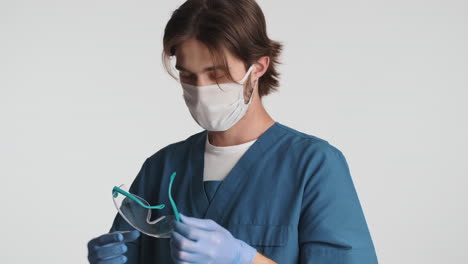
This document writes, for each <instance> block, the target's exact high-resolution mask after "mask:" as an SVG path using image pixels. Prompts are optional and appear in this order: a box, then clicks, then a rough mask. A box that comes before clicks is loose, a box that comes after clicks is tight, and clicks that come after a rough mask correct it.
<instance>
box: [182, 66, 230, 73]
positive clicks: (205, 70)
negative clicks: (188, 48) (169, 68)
mask: <svg viewBox="0 0 468 264" xmlns="http://www.w3.org/2000/svg"><path fill="white" fill-rule="evenodd" d="M175 68H176V69H177V70H179V71H186V72H190V71H189V70H187V69H185V68H184V67H183V66H182V65H178V64H176V66H175ZM223 68H224V66H223V65H216V66H210V67H206V68H205V69H203V70H202V72H207V71H212V70H216V69H223ZM190 73H192V72H190Z"/></svg>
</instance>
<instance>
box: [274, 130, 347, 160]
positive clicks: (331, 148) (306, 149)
mask: <svg viewBox="0 0 468 264" xmlns="http://www.w3.org/2000/svg"><path fill="white" fill-rule="evenodd" d="M278 127H279V128H280V129H282V130H283V131H284V132H285V133H284V138H285V139H284V143H285V144H286V145H288V149H289V150H290V151H291V154H293V155H301V156H305V157H307V158H311V157H312V156H329V155H338V156H339V155H343V153H342V152H341V150H340V149H339V148H338V147H337V146H336V145H334V143H332V142H330V141H329V140H327V139H325V138H323V137H319V136H318V135H315V134H311V133H306V132H303V131H299V130H297V129H293V128H291V127H289V126H286V125H284V124H280V123H278Z"/></svg>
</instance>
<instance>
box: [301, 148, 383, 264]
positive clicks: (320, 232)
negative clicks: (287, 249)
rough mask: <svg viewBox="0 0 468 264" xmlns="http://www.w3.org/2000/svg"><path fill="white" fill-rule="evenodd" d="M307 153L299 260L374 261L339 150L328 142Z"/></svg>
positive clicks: (306, 263)
mask: <svg viewBox="0 0 468 264" xmlns="http://www.w3.org/2000/svg"><path fill="white" fill-rule="evenodd" d="M310 153H311V154H310V158H309V159H308V162H307V165H306V169H305V175H306V177H305V184H304V193H303V201H302V206H301V216H300V221H299V244H300V245H299V246H300V263H301V264H312V263H313V264H333V263H340V264H357V263H359V264H362V263H366V264H375V263H378V262H377V256H376V253H375V249H374V245H373V242H372V239H371V235H370V232H369V230H368V227H367V223H366V220H365V218H364V213H363V210H362V208H361V205H360V202H359V198H358V195H357V193H356V190H355V187H354V184H353V181H352V178H351V175H350V171H349V167H348V164H347V161H346V159H345V157H344V155H343V153H342V152H341V151H340V150H338V149H337V148H336V147H334V146H332V145H331V144H329V143H328V142H327V143H319V144H316V146H315V147H314V150H313V151H312V152H310Z"/></svg>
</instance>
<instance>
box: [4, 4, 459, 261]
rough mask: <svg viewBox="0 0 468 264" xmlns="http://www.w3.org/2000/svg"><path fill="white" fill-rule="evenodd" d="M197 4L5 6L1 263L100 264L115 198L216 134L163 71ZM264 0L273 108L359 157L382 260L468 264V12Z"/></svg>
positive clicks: (278, 116)
mask: <svg viewBox="0 0 468 264" xmlns="http://www.w3.org/2000/svg"><path fill="white" fill-rule="evenodd" d="M182 2H183V1H180V0H179V1H157V0H156V1H155V0H153V1H122V0H118V1H116V0H113V1H110V0H99V1H96V0H94V1H90V0H80V1H78V0H76V1H38V0H37V1H36V0H14V1H5V0H1V1H0V121H1V123H0V128H1V129H0V176H1V184H2V191H1V192H0V196H1V208H2V210H1V218H0V221H1V222H0V225H1V230H0V241H1V249H0V262H1V263H8V264H13V263H77V264H78V263H86V262H87V260H86V255H87V248H86V244H87V242H88V240H90V239H91V238H93V237H96V236H98V235H100V234H102V233H105V232H107V231H108V230H109V228H110V226H111V223H112V220H113V218H114V216H115V214H116V209H115V208H114V205H113V203H112V198H111V188H112V187H113V186H114V185H118V184H122V183H125V184H127V185H128V184H130V183H131V182H132V181H133V179H134V178H135V176H136V174H137V173H138V171H139V169H140V167H141V165H142V164H143V161H144V160H145V159H146V158H147V157H149V156H150V155H152V154H153V153H155V152H156V151H158V150H159V149H160V148H162V147H164V146H166V145H168V144H171V143H174V142H176V141H180V140H183V139H185V138H187V137H188V136H190V135H192V134H194V133H197V132H199V131H201V128H200V127H199V126H198V125H197V124H196V123H195V122H194V121H193V119H192V118H191V116H190V114H189V112H188V110H187V108H186V106H185V104H184V101H183V98H182V90H181V87H180V85H179V84H178V83H177V82H176V81H175V80H173V79H172V78H171V77H170V76H169V75H168V74H167V73H166V72H165V71H164V70H163V67H162V63H161V60H160V54H161V50H162V36H163V30H164V26H165V25H166V22H167V21H168V19H169V17H170V15H171V12H172V11H173V10H174V9H175V8H177V6H179V5H180V4H181V3H182ZM258 3H259V4H260V6H261V7H262V8H263V11H264V13H265V16H266V20H267V25H268V33H269V36H270V38H272V39H274V40H278V41H281V42H282V43H283V44H284V45H285V49H284V52H283V54H282V56H281V61H282V62H283V64H282V65H281V66H280V67H279V70H280V72H281V73H282V75H281V79H280V81H281V87H280V90H279V92H277V93H275V94H272V95H270V96H267V97H265V98H264V104H265V106H266V108H267V111H268V112H269V113H270V114H271V115H272V117H273V118H274V119H275V120H276V121H279V122H281V123H283V124H285V125H287V126H290V127H292V128H294V129H297V130H300V131H302V132H305V133H308V134H311V135H315V136H318V137H320V138H323V139H325V140H328V141H329V142H330V143H331V144H333V145H335V146H336V147H337V148H339V149H340V150H341V151H342V152H343V153H344V154H345V157H346V159H347V161H348V164H349V167H350V170H351V174H352V177H353V181H354V184H355V187H356V189H357V192H358V195H359V199H360V201H361V205H362V207H363V210H364V214H365V216H366V220H367V223H368V226H369V229H370V232H371V234H372V238H373V241H374V245H375V247H376V250H377V255H378V258H379V263H398V264H401V263H425V264H430V263H467V261H468V231H467V227H466V223H468V213H467V208H468V207H467V205H466V203H467V202H468V199H467V198H468V195H467V187H468V186H467V185H468V184H467V183H468V182H467V176H468V162H467V149H468V140H467V138H466V136H467V135H468V124H467V120H468V106H467V99H468V98H467V96H468V93H467V89H468V49H467V47H468V2H467V1H465V0H426V1H422V0H419V1H418V0H404V1H403V0H396V1H395V0H393V1H390V0H388V1H370V0H362V1H343V0H341V1H267V0H262V1H258ZM282 264H286V263H282Z"/></svg>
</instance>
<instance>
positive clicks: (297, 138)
mask: <svg viewBox="0 0 468 264" xmlns="http://www.w3.org/2000/svg"><path fill="white" fill-rule="evenodd" d="M206 140H207V131H206V130H204V131H202V132H199V133H197V134H194V135H192V136H190V137H189V138H187V139H186V140H183V141H180V142H177V143H174V144H170V145H168V146H166V147H164V148H162V149H161V150H159V151H158V152H156V153H155V154H153V155H152V156H150V157H149V158H147V159H146V160H145V162H144V163H143V165H142V168H141V170H140V172H139V173H138V175H137V177H136V178H135V180H134V182H133V183H132V185H131V187H130V192H131V193H134V194H137V195H138V196H140V197H143V198H145V199H146V200H147V201H148V202H149V203H150V204H152V205H157V204H165V205H166V207H165V208H164V209H163V210H155V211H154V213H156V214H157V216H156V217H158V216H163V215H168V214H173V211H172V209H171V206H170V202H169V198H168V193H167V192H168V186H169V180H170V176H171V174H172V173H173V172H174V171H175V172H177V176H176V178H175V180H174V183H173V186H172V196H173V198H174V201H175V202H176V204H177V208H178V209H179V211H180V212H182V213H183V214H185V215H187V216H192V217H197V218H205V219H212V220H214V221H215V222H217V223H218V224H220V225H221V226H223V227H224V228H226V229H227V230H229V231H230V232H231V234H232V235H233V236H234V237H236V238H238V239H241V240H243V241H245V242H246V243H248V244H249V245H251V246H252V247H254V248H256V249H257V251H258V252H260V253H262V254H263V255H265V256H266V257H268V258H270V259H272V260H274V261H275V262H277V263H280V264H293V263H301V264H303V263H308V264H334V263H336V264H338V263H340V264H357V263H359V264H375V263H377V256H376V253H375V248H374V245H373V242H372V238H371V235H370V232H369V229H368V226H367V223H366V220H365V217H364V213H363V210H362V208H361V205H360V202H359V199H358V195H357V193H356V190H355V187H354V184H353V181H352V178H351V175H350V171H349V168H348V165H347V162H346V159H345V157H344V156H343V153H342V152H341V151H340V150H338V149H337V148H336V147H334V146H333V145H331V144H330V143H328V142H327V141H326V140H324V139H321V138H318V137H316V136H313V135H308V134H305V133H302V132H299V131H297V130H294V129H292V128H290V127H287V126H285V125H283V124H281V123H279V122H276V123H275V124H274V125H272V126H271V127H269V128H268V129H267V130H266V131H265V132H264V133H263V134H262V135H260V137H258V138H257V139H256V140H255V142H253V143H252V144H251V145H250V146H249V147H248V149H247V150H246V151H245V153H243V154H242V155H241V157H240V158H239V159H238V161H237V162H236V163H235V164H234V165H233V167H232V169H231V170H230V171H229V172H228V173H227V175H225V176H223V177H222V178H223V179H222V181H220V183H219V184H218V185H217V186H215V188H214V189H215V191H213V190H209V188H205V187H206V185H205V182H206V181H205V180H206V177H207V176H206V175H207V174H205V173H204V168H205V166H204V162H205V150H206ZM210 188H211V187H210ZM133 229H134V228H132V227H131V226H130V225H129V224H127V223H126V222H125V220H124V219H123V218H122V217H121V216H120V215H119V214H117V215H116V217H115V218H114V222H113V225H112V227H111V230H110V231H111V232H113V231H116V230H121V231H125V230H133ZM169 241H170V239H158V238H154V237H150V236H147V235H144V234H142V235H141V236H140V237H139V239H138V240H136V241H135V242H131V243H128V244H127V245H128V248H129V249H128V252H127V254H126V255H127V256H128V259H129V260H128V262H127V263H130V264H134V263H135V264H136V263H143V264H150V263H151V264H168V263H173V261H172V259H171V254H170V246H169Z"/></svg>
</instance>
